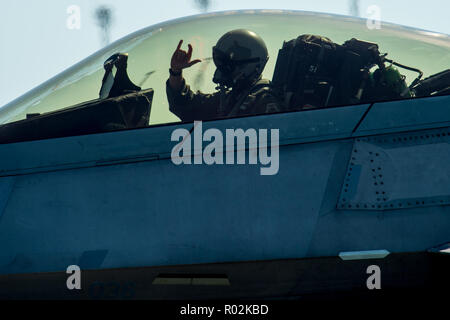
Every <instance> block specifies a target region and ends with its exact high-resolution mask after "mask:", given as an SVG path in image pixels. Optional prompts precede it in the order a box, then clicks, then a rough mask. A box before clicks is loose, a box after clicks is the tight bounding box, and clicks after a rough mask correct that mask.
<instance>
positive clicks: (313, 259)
mask: <svg viewBox="0 0 450 320" xmlns="http://www.w3.org/2000/svg"><path fill="white" fill-rule="evenodd" d="M236 28H243V29H248V30H252V31H254V32H256V33H257V34H258V35H260V36H261V37H262V38H263V39H264V41H265V42H266V44H267V47H268V50H269V56H270V58H269V61H268V63H267V65H266V68H265V71H264V74H263V76H264V77H265V78H268V79H272V83H273V85H274V86H275V87H277V88H278V89H279V90H280V92H281V94H282V95H283V97H285V98H286V99H285V101H288V100H289V101H293V100H292V97H296V99H297V100H295V101H297V102H298V101H302V99H303V103H300V104H297V105H296V106H294V107H293V108H291V109H289V110H286V111H285V112H278V113H273V114H257V115H250V116H245V117H231V118H230V117H229V118H222V119H213V120H208V121H204V122H203V123H202V126H203V127H202V128H203V130H208V129H216V130H219V131H220V132H221V133H222V134H223V136H225V135H226V130H227V129H236V128H241V129H243V130H244V131H245V130H250V129H255V130H259V129H267V130H271V129H277V130H279V141H276V142H275V144H276V147H277V148H278V149H277V150H279V168H278V171H277V173H276V174H273V175H261V174H260V167H259V166H255V165H252V164H250V163H244V164H234V165H218V164H215V165H207V164H205V163H202V164H197V165H194V164H192V165H183V164H181V165H176V164H174V162H173V161H172V160H173V159H172V157H171V155H172V153H173V148H174V146H175V144H176V142H174V141H172V139H171V136H172V134H173V132H174V131H175V130H177V129H185V132H187V133H186V135H185V136H184V137H183V139H188V138H190V135H191V134H192V135H194V133H193V132H194V124H193V123H192V122H179V119H178V118H177V117H176V116H175V115H174V114H172V113H171V112H170V111H169V107H168V102H167V97H166V80H167V79H168V77H169V72H168V69H169V65H170V57H171V55H172V53H173V50H174V48H175V47H176V44H177V43H178V41H179V40H180V39H185V40H186V41H188V42H189V43H191V44H192V46H193V48H194V55H195V56H196V57H197V58H200V59H202V61H203V62H202V63H198V64H196V65H195V66H193V67H192V68H190V69H189V70H186V72H185V74H184V77H185V79H186V81H187V82H188V83H189V84H190V85H191V87H192V89H193V90H201V91H202V92H214V90H215V85H214V84H213V83H212V81H210V80H211V79H212V75H213V73H214V70H215V67H214V64H213V63H212V60H211V59H208V58H209V57H210V56H211V48H212V47H213V46H214V45H215V43H216V41H217V40H218V39H219V38H220V36H221V35H222V34H223V33H224V32H226V31H229V30H233V29H236ZM305 34H311V35H320V36H323V37H327V38H328V39H331V40H332V42H333V43H335V44H342V45H340V46H344V47H345V46H347V48H349V46H350V47H351V50H353V51H352V52H353V53H352V54H353V56H354V57H356V58H358V59H359V58H361V59H363V58H364V57H365V56H364V53H361V51H358V50H360V49H361V48H362V49H361V50H365V51H364V52H366V53H367V54H369V52H370V54H373V53H374V52H376V55H375V56H376V58H377V59H378V60H377V61H376V63H374V64H369V65H365V67H364V68H358V69H357V72H356V73H357V74H358V76H361V78H360V80H364V81H356V82H355V83H357V85H356V87H354V88H356V89H357V90H356V91H355V92H354V94H352V95H351V97H352V99H351V100H349V101H347V102H345V103H342V102H340V103H339V102H336V103H331V102H330V101H332V100H330V99H329V98H330V97H333V92H336V90H335V89H333V88H336V85H334V84H333V81H334V80H333V78H332V77H331V78H330V77H329V78H330V79H329V80H326V81H325V80H323V79H321V80H320V81H316V80H317V79H318V78H317V79H316V78H314V77H313V76H310V77H309V78H308V79H309V80H308V81H310V82H309V85H311V86H312V87H311V88H309V87H308V88H309V89H311V90H310V91H308V90H309V89H308V88H306V87H305V86H306V83H307V82H305V81H306V80H305V79H306V78H305V77H304V74H303V75H300V76H299V74H293V73H292V72H294V71H295V70H297V69H295V68H291V67H292V63H297V62H298V61H300V62H298V63H301V62H302V61H309V60H304V59H303V60H302V59H298V61H297V60H295V61H297V62H295V61H294V60H292V59H291V60H289V59H287V60H286V59H285V57H287V56H288V55H286V54H285V53H286V52H288V51H286V50H290V49H289V48H291V47H293V44H295V43H294V42H290V41H291V40H292V39H298V37H299V36H300V35H305ZM301 39H305V38H301ZM352 39H353V40H352ZM331 40H330V41H331ZM283 41H284V42H283ZM311 43H312V44H311ZM311 43H310V44H311V46H313V44H315V45H316V47H315V48H316V49H317V50H318V51H317V52H319V55H320V52H322V57H325V56H326V53H327V52H328V51H326V50H331V49H332V48H334V46H332V45H328V46H324V45H323V43H313V42H311ZM310 44H308V45H310ZM368 44H369V45H368ZM370 44H372V45H370ZM305 48H306V47H305ZM307 48H309V47H307ZM311 48H312V47H311ZM330 48H331V49H330ZM352 48H353V49H352ZM358 48H359V49H358ZM374 49H376V50H378V51H374ZM333 50H334V49H333ZM349 50H350V49H349ZM313 51H314V50H312V49H311V52H313ZM125 52H126V53H127V54H128V55H126V54H124V53H125ZM289 52H291V51H289ZM292 52H293V51H292ZM385 53H388V56H386V54H385ZM283 57H284V58H283ZM304 57H307V56H306V55H305V56H304ZM314 57H316V58H317V55H316V56H314ZM372 57H373V56H372ZM305 59H306V58H305ZM380 59H382V60H380ZM390 59H392V60H390ZM313 60H314V59H313ZM313 60H311V61H313ZM105 61H106V63H104V62H105ZM292 61H294V62H292ZM311 61H309V62H308V63H309V64H308V65H307V66H306V65H305V64H304V65H303V66H302V68H304V70H306V71H305V72H316V71H317V70H319V71H320V70H321V68H322V66H323V65H324V64H320V63H321V62H320V61H322V60H318V59H316V60H314V61H315V62H314V61H313V62H311ZM449 62H450V38H449V36H448V35H444V34H438V33H433V32H428V31H423V30H416V29H411V28H407V27H402V26H398V25H393V24H388V23H383V24H382V27H381V29H376V30H371V29H368V28H367V26H366V23H365V21H364V20H361V19H357V18H350V17H345V16H334V15H328V14H320V13H310V12H296V11H268V10H262V11H258V10H247V11H233V12H221V13H208V14H203V15H198V16H194V17H187V18H182V19H178V20H173V21H169V22H166V23H162V24H158V25H155V26H151V27H148V28H146V29H143V30H141V31H138V32H136V33H133V34H131V35H129V36H127V37H125V38H123V39H121V40H119V41H116V42H114V43H113V44H111V45H109V46H108V47H106V48H104V49H102V50H100V51H99V52H97V53H95V54H93V55H92V56H90V57H88V58H87V59H85V60H84V61H82V62H80V63H78V64H77V65H75V66H73V67H71V68H69V69H68V70H66V71H64V72H63V73H61V74H59V75H58V76H56V77H55V78H53V79H50V80H49V81H47V82H45V83H44V84H42V85H41V86H39V87H37V88H35V89H34V90H32V91H30V92H29V93H27V94H25V95H24V96H22V97H20V98H18V99H16V100H15V101H13V102H11V103H9V104H8V105H6V106H4V107H2V108H0V124H1V125H0V143H1V144H0V298H2V299H16V298H38V299H47V298H63V299H66V298H69V299H86V298H92V299H102V298H118V299H129V298H148V299H221V298H224V299H225V298H247V299H248V298H253V299H261V298H280V297H291V298H300V297H308V296H320V295H327V296H330V295H331V296H333V295H337V294H342V295H345V294H346V293H355V292H356V293H358V294H359V293H364V292H368V291H370V289H374V288H373V287H377V286H378V287H380V286H381V288H382V290H393V291H395V290H397V289H398V290H401V289H405V288H416V289H419V290H421V289H423V290H426V289H433V288H437V287H439V286H443V285H444V284H445V281H446V280H445V277H443V275H444V274H445V272H444V271H445V268H447V270H448V266H449V258H448V252H449V246H450V144H449V142H450V96H449V95H448V93H449V87H450V83H449V71H448V70H447V69H448V67H449ZM330 65H334V66H336V64H330ZM381 65H384V66H386V70H388V71H389V70H390V72H391V75H393V77H385V79H383V77H381V78H380V73H379V72H381V71H379V72H378V75H379V76H378V78H377V76H376V74H377V70H380V68H381V67H380V66H381ZM305 66H306V67H305ZM311 67H313V68H311ZM299 68H300V67H299ZM294 69H295V70H294ZM300 69H301V68H300ZM300 69H298V70H300ZM293 70H294V71H293ZM301 70H303V69H301ZM343 70H344V69H343ZM346 70H347V69H346ZM445 70H447V71H445ZM382 71H383V70H382ZM283 72H284V73H283ZM286 72H288V73H289V72H291V75H292V77H291V78H289V79H294V80H295V79H296V80H295V81H297V82H292V81H294V80H292V81H291V80H290V81H291V82H288V83H286V82H283V81H285V80H286V77H285V75H286V74H287V73H286ZM386 74H387V73H386ZM418 74H419V76H418ZM316 75H317V73H316ZM422 75H423V77H422ZM318 77H319V78H320V75H319V76H318ZM388 78H389V79H391V80H392V79H394V81H393V82H392V81H391V83H394V84H398V85H399V86H400V88H401V89H402V90H400V91H398V90H397V91H396V92H397V93H398V95H397V96H395V97H392V96H391V95H384V93H385V91H383V90H381V91H377V90H376V89H377V88H378V87H376V86H372V87H371V88H372V89H373V90H372V91H370V89H367V88H368V83H372V84H373V83H376V82H377V81H378V83H379V84H380V85H381V86H384V87H385V88H387V87H388V86H389V79H388ZM117 79H122V80H121V82H120V83H118V84H117V83H116V84H115V81H118V80H117ZM311 79H313V80H311ZM314 79H316V80H314ZM342 79H343V77H341V80H340V81H341V82H340V83H341V84H342ZM377 79H378V80H377ZM353 80H354V78H352V77H350V76H348V77H347V78H346V81H347V83H353V82H354V81H353ZM302 81H303V82H302ZM311 81H312V82H311ZM336 81H338V80H336ZM338 82H339V81H338ZM338 82H337V83H338ZM134 83H136V84H137V85H135V84H134ZM300 86H303V87H302V88H303V89H302V90H303V91H299V90H298V88H299V87H300ZM100 88H102V90H101V92H100V97H99V89H100ZM352 88H353V87H352ZM307 89H308V90H307ZM366 89H367V90H366ZM397 89H398V88H397ZM289 90H290V91H289ZM374 90H375V91H374ZM307 91H308V92H307ZM111 92H115V94H114V95H112V94H111ZM370 92H372V93H371V94H369V93H370ZM373 92H375V94H374V93H373ZM307 94H309V96H307ZM311 94H312V96H311ZM308 97H309V98H308ZM311 97H312V98H311ZM310 98H311V99H312V100H311V101H313V102H314V103H316V104H314V103H313V102H308V99H310ZM335 101H338V100H335ZM192 139H194V137H192ZM205 144H206V143H205ZM225 144H226V142H225ZM233 148H234V149H233ZM233 148H232V150H239V148H241V149H242V150H246V151H248V152H252V146H251V145H249V144H248V143H245V142H244V143H243V144H241V145H234V144H233ZM253 151H254V150H253ZM196 152H198V150H193V155H192V156H193V157H195V154H196ZM70 266H77V267H79V269H80V270H81V286H80V288H81V289H80V290H77V289H76V288H75V289H74V288H71V289H73V290H69V288H68V286H67V280H68V278H69V277H70V276H71V274H70V273H69V274H68V273H67V270H68V268H69V267H70ZM69 270H74V269H73V267H72V269H70V268H69ZM371 277H372V278H371ZM369 278H370V279H369ZM447 279H448V277H447ZM370 285H372V286H373V287H372V288H369V287H370ZM375 289H377V288H375Z"/></svg>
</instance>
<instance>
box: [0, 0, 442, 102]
mask: <svg viewBox="0 0 450 320" xmlns="http://www.w3.org/2000/svg"><path fill="white" fill-rule="evenodd" d="M211 2H212V6H211V8H210V11H223V10H229V9H290V10H306V11H318V12H328V13H335V14H349V7H350V5H349V2H350V0H315V1H305V0H270V1H269V0H211ZM103 4H104V5H108V6H110V7H112V8H113V9H114V17H113V18H114V25H113V28H112V30H111V40H112V41H115V40H117V39H120V38H121V37H123V36H125V35H127V34H129V33H131V32H133V31H136V30H139V29H142V28H144V27H147V26H150V25H152V24H155V23H158V22H162V21H166V20H170V19H174V18H178V17H183V16H188V15H193V14H197V13H200V11H199V8H198V6H196V5H195V1H194V0H165V1H160V0H127V1H123V0H40V1H29V0H14V1H3V2H2V8H3V10H2V15H1V19H0V40H1V43H2V47H1V50H0V70H1V71H0V107H1V106H3V105H5V104H6V103H8V102H10V101H11V100H13V99H15V98H17V97H19V96H20V95H22V94H24V93H26V92H27V91H29V90H30V89H32V88H34V87H35V86H37V85H39V84H41V83H42V82H44V81H46V80H48V79H49V78H51V77H53V76H55V75H56V74H58V73H59V72H61V71H63V70H65V69H66V68H68V67H70V66H71V65H73V64H75V63H77V62H79V61H80V60H82V59H84V58H86V57H87V56H89V55H90V54H92V53H94V52H95V51H97V50H99V49H100V46H101V45H100V44H101V38H100V33H99V30H98V27H97V26H96V24H95V19H94V11H95V8H96V7H98V6H99V5H103ZM71 5H76V6H78V7H79V8H80V10H81V15H80V18H81V28H80V29H79V30H78V29H74V30H70V29H68V28H67V19H68V17H69V14H68V13H67V8H68V7H69V6H71ZM370 5H377V6H378V7H379V8H380V9H381V19H382V20H383V21H387V22H393V23H397V24H401V25H407V26H411V27H416V28H420V29H425V30H431V31H437V32H441V33H446V34H450V19H448V13H449V12H450V1H448V0H427V1H423V0H395V1H394V0H360V15H361V16H362V17H367V8H368V7H369V6H370ZM299 34H301V30H299Z"/></svg>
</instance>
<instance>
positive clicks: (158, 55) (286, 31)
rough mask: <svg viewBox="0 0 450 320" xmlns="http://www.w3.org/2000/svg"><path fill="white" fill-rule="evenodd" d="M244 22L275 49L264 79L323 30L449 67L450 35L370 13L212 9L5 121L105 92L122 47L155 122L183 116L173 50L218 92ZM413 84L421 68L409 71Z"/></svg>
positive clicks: (420, 64) (60, 83)
mask: <svg viewBox="0 0 450 320" xmlns="http://www.w3.org/2000/svg"><path fill="white" fill-rule="evenodd" d="M236 28H243V29H248V30H252V31H254V32H256V33H257V34H258V35H260V36H261V37H262V38H263V39H264V41H265V43H266V45H267V48H268V51H269V61H268V63H267V65H266V67H265V70H264V72H263V77H264V78H266V79H272V77H273V73H274V69H275V64H276V60H277V56H278V52H279V50H280V49H281V48H282V46H283V42H284V41H289V40H291V39H295V38H297V37H298V36H299V35H302V34H314V35H321V36H324V37H327V38H329V39H331V40H332V41H333V42H335V43H340V44H342V43H344V42H345V41H347V40H349V39H352V38H357V39H362V40H365V41H368V42H373V43H376V44H378V46H379V50H380V52H384V53H388V57H389V58H390V59H393V60H395V61H398V62H400V63H401V64H403V65H407V66H412V67H416V68H419V69H421V70H422V71H423V73H424V78H426V77H428V76H430V75H433V74H436V73H438V72H440V71H443V70H445V69H448V67H449V61H450V37H449V36H448V35H443V34H438V33H433V32H427V31H422V30H415V29H411V28H406V27H402V26H397V25H393V24H387V23H382V25H381V29H370V28H368V27H367V25H366V21H365V20H363V19H357V18H351V17H347V16H336V15H329V14H319V13H310V12H297V11H281V10H254V11H253V10H251V11H229V12H221V13H209V14H203V15H198V16H193V17H187V18H182V19H177V20H173V21H169V22H166V23H162V24H158V25H155V26H151V27H148V28H146V29H143V30H140V31H138V32H135V33H133V34H131V35H129V36H127V37H125V38H123V39H121V40H118V41H116V42H114V43H113V44H111V45H109V46H108V47H106V48H104V49H102V50H100V51H99V52H97V53H95V54H93V55H92V56H90V57H88V58H87V59H85V60H83V61H82V62H80V63H78V64H76V65H74V66H73V67H71V68H69V69H68V70H66V71H65V72H63V73H61V74H59V75H58V76H56V77H54V78H52V79H50V80H49V81H47V82H45V83H44V84H42V85H41V86H39V87H37V88H35V89H34V90H32V91H30V92H29V93H27V94H25V95H24V96H22V97H20V98H18V99H16V100H15V101H13V102H11V103H9V104H8V105H6V106H4V107H3V108H1V109H0V125H1V124H7V123H11V122H15V121H19V120H23V119H26V118H27V115H30V114H45V113H48V112H53V111H56V110H60V109H63V108H67V107H71V106H74V105H77V104H80V103H83V102H86V101H91V100H95V99H98V98H99V90H100V87H101V84H102V78H103V77H104V73H105V70H104V68H103V63H104V61H105V60H106V59H107V58H108V57H110V56H111V55H113V54H115V53H117V52H126V53H128V75H129V77H130V79H131V80H132V81H133V83H134V84H136V85H137V86H139V87H141V88H142V90H146V89H150V88H151V89H153V92H154V93H152V94H153V96H152V99H153V102H152V111H151V116H150V119H149V120H148V119H147V120H148V121H149V123H147V125H155V124H164V123H171V122H177V121H179V119H178V118H177V117H176V116H175V115H174V114H172V113H171V112H170V111H169V106H168V101H167V96H166V88H165V86H166V80H167V78H168V76H169V70H168V69H169V66H170V59H171V56H172V53H173V52H174V50H175V48H176V46H177V44H178V42H179V40H180V39H183V40H184V45H185V46H186V47H187V44H188V43H190V44H192V46H193V48H194V51H193V59H198V58H199V59H202V60H203V62H202V63H198V64H196V65H194V66H193V67H192V68H189V69H187V70H185V72H184V77H185V79H186V81H187V83H189V84H190V86H191V89H192V90H193V91H197V90H200V91H202V92H205V93H209V92H214V91H215V87H216V84H214V83H213V82H212V78H213V75H214V72H215V69H216V67H215V65H214V62H213V60H212V58H211V57H212V48H213V47H214V45H215V44H216V42H217V40H218V39H219V38H220V37H221V36H222V35H223V34H225V33H226V32H227V31H230V30H233V29H236ZM401 72H402V74H403V75H405V76H406V78H405V80H406V82H407V83H408V84H410V83H411V82H412V81H413V80H414V79H415V78H416V77H417V74H416V73H414V72H413V71H410V70H404V69H401Z"/></svg>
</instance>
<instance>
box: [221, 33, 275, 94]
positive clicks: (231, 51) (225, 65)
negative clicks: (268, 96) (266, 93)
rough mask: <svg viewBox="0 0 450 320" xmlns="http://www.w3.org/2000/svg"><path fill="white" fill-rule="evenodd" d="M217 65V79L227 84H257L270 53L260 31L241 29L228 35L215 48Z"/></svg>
mask: <svg viewBox="0 0 450 320" xmlns="http://www.w3.org/2000/svg"><path fill="white" fill-rule="evenodd" d="M213 59H214V63H215V65H216V67H217V70H216V72H215V74H214V78H213V82H214V83H217V84H219V85H223V86H225V87H229V88H231V87H234V88H235V87H245V86H249V85H252V84H253V83H255V82H256V81H257V80H258V79H259V78H260V76H261V73H262V72H263V70H264V67H265V66H266V63H267V60H268V59H269V54H268V52H267V47H266V44H265V43H264V41H263V40H262V39H261V37H260V36H258V35H257V34H256V33H254V32H252V31H249V30H245V29H238V30H233V31H230V32H227V33H226V34H224V35H223V36H222V37H221V38H220V39H219V41H218V42H217V44H216V46H215V47H213Z"/></svg>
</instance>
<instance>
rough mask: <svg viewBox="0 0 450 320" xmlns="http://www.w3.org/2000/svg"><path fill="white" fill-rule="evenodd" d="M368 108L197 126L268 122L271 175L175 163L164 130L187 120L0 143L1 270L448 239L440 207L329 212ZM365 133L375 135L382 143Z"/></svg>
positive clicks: (328, 252)
mask: <svg viewBox="0 0 450 320" xmlns="http://www.w3.org/2000/svg"><path fill="white" fill-rule="evenodd" d="M406 103H408V104H409V103H410V101H406ZM366 107H367V106H365V107H364V106H363V107H361V106H353V107H345V108H342V109H339V108H333V109H329V110H315V111H308V113H302V112H293V113H286V114H278V115H264V116H257V117H246V118H239V119H228V120H224V121H212V122H207V123H204V129H205V130H206V129H207V128H209V127H218V128H219V129H222V130H223V129H225V128H243V129H245V128H269V129H270V128H279V129H280V170H279V173H278V175H275V176H261V175H260V172H259V169H260V166H259V165H213V166H207V165H184V166H183V165H182V166H175V165H174V164H173V163H172V162H171V160H170V158H169V155H170V151H171V148H172V147H173V146H174V145H175V142H171V141H170V134H171V132H172V131H173V130H174V129H176V128H180V127H183V128H186V129H188V130H189V129H191V128H192V124H185V125H178V124H176V125H172V126H163V127H155V128H146V129H142V130H132V131H125V132H115V133H108V134H99V135H89V136H82V137H71V138H64V139H51V140H45V141H35V142H26V143H17V144H10V145H2V146H0V171H1V172H3V175H4V176H3V177H0V185H4V184H5V183H8V182H7V181H11V180H10V179H14V185H13V187H12V189H11V192H10V196H9V200H8V201H7V203H5V204H4V206H5V208H4V214H3V217H2V219H1V220H0V244H1V250H0V273H2V274H9V273H30V272H52V271H64V270H66V268H67V266H69V265H72V264H77V263H80V257H82V258H81V262H83V261H84V262H83V263H84V264H85V265H88V266H91V267H93V268H123V267H142V266H160V265H177V264H196V263H212V262H226V261H243V260H245V261H248V260H267V259H283V258H303V257H319V256H320V257H322V256H337V255H338V254H339V252H344V251H367V250H377V249H380V248H383V249H386V250H389V252H393V253H396V252H410V251H421V250H426V249H428V248H430V247H433V246H436V244H440V243H445V242H448V241H449V238H450V232H449V230H450V207H449V206H433V207H423V208H409V209H405V210H397V211H396V212H395V214H394V212H393V211H390V210H387V211H377V212H367V211H364V210H356V211H355V210H337V209H336V205H337V203H338V199H339V196H340V192H341V189H342V187H343V185H344V183H345V180H344V177H345V176H346V172H347V168H348V166H349V165H350V161H351V155H352V150H353V148H352V146H354V144H355V143H357V141H356V139H355V138H352V131H353V129H354V128H355V126H356V125H357V124H358V123H359V121H360V120H361V117H362V116H363V114H364V111H365V110H366ZM444 107H445V106H444ZM396 108H397V107H396V106H395V105H394V106H392V109H393V110H394V111H395V112H400V111H398V110H397V109H396ZM399 108H400V109H401V110H403V112H407V109H406V108H403V107H401V106H400V107H399ZM316 112H317V113H316ZM327 112H329V113H327ZM370 113H371V111H370V112H369V113H368V115H370ZM338 115H339V116H338ZM386 116H388V115H386ZM335 118H336V119H335ZM426 121H428V120H427V119H426V117H425V118H424V123H425V122H426ZM385 129H386V128H384V129H383V130H385ZM376 130H377V129H373V131H371V132H372V133H373V137H372V138H373V139H379V140H382V141H383V142H382V143H390V142H389V141H388V139H387V138H385V137H384V136H382V135H379V133H381V132H384V131H383V130H382V131H379V133H377V131H376ZM392 131H393V132H396V131H397V128H392ZM424 134H425V133H424ZM358 139H359V138H358ZM384 140H386V142H385V141H384ZM407 143H411V144H412V145H413V144H414V140H409V139H408V141H407ZM391 147H392V146H391V145H387V146H386V148H391ZM6 154H7V155H8V157H6V156H4V155H6ZM419 156H420V155H419ZM448 170H449V167H448V166H446V167H443V168H442V171H443V172H445V173H446V174H448ZM8 174H17V176H16V177H14V178H12V177H5V175H8ZM355 176H356V175H355ZM8 179H9V180H8ZM5 181H6V182H5ZM358 183H360V182H358ZM99 250H100V251H99ZM102 250H103V251H102ZM87 252H90V253H87ZM92 252H94V253H92ZM106 252H107V254H106ZM102 258H103V259H102Z"/></svg>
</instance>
